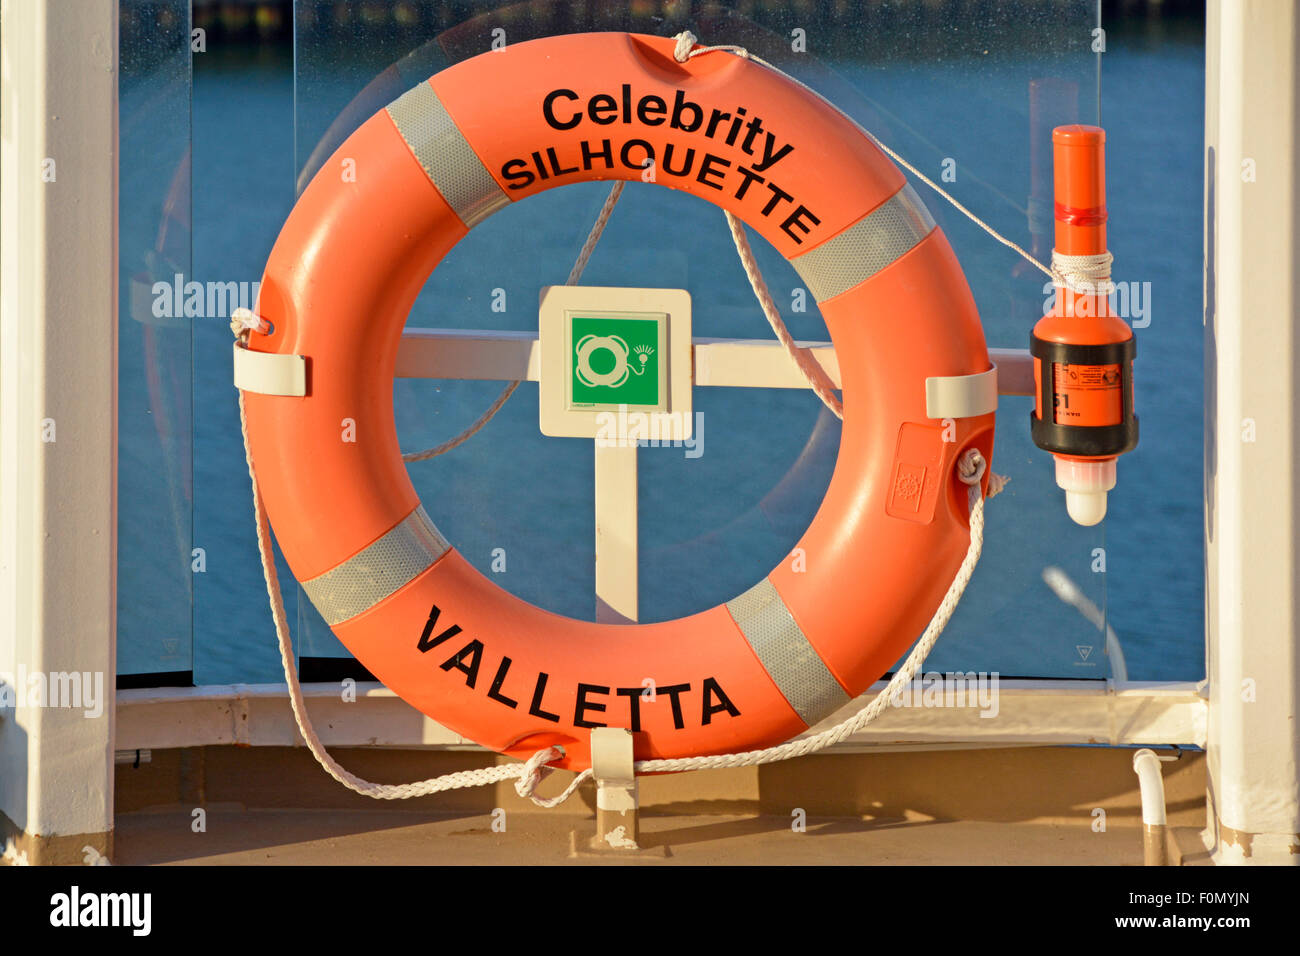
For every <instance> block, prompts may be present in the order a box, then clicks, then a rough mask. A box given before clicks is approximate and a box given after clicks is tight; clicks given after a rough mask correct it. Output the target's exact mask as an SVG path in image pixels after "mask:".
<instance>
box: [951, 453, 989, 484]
mask: <svg viewBox="0 0 1300 956" xmlns="http://www.w3.org/2000/svg"><path fill="white" fill-rule="evenodd" d="M987 467H988V463H987V462H985V461H984V456H983V455H982V454H980V450H979V449H978V448H968V449H966V453H965V454H964V455H962V456H961V459H960V460H959V461H958V462H957V477H958V478H960V479H961V480H962V481H963V482H964V483H965V484H968V485H975V484H979V481H980V479H981V478H983V477H984V470H985V469H986V468H987Z"/></svg>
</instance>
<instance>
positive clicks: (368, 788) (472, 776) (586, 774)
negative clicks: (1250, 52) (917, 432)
mask: <svg viewBox="0 0 1300 956" xmlns="http://www.w3.org/2000/svg"><path fill="white" fill-rule="evenodd" d="M694 43H695V37H694V35H693V34H691V33H690V32H689V31H684V32H683V33H681V34H679V35H678V36H677V44H676V47H675V56H676V57H677V59H678V60H679V61H682V62H684V61H685V60H686V59H689V58H690V57H692V56H698V55H700V54H703V53H709V52H714V51H727V52H731V53H734V54H736V55H737V56H740V57H743V58H745V59H753V60H756V61H757V62H760V63H763V65H765V66H767V67H769V68H771V69H776V68H775V67H772V66H771V64H769V63H766V61H763V60H761V59H759V58H758V57H753V56H751V55H750V54H749V52H748V51H747V50H745V49H744V48H743V47H736V46H717V47H700V48H698V49H695V50H692V49H691V48H692V46H693V45H694ZM778 72H779V71H778ZM795 82H798V81H797V80H796V81H795ZM800 85H803V84H800ZM805 88H807V87H805ZM813 92H815V91H813ZM864 132H865V131H864ZM867 135H868V136H870V135H871V134H870V133H867ZM871 138H872V139H873V140H875V137H874V136H873V137H871ZM876 142H877V145H880V146H881V148H882V149H885V150H886V152H889V153H890V155H891V156H894V158H895V159H896V160H897V161H899V162H902V163H903V164H904V165H907V164H906V163H905V162H904V161H903V160H901V158H900V157H898V156H896V155H895V154H893V153H892V151H889V150H888V149H887V148H886V147H884V146H883V144H880V143H879V141H876ZM907 168H908V169H911V170H912V172H913V173H914V174H915V175H917V176H918V177H919V178H920V179H922V180H923V181H925V182H927V183H929V180H928V179H926V178H925V177H924V176H923V175H922V174H921V173H919V172H917V171H916V170H915V169H912V167H911V166H910V165H908V166H907ZM929 184H930V185H931V186H932V187H933V188H935V189H936V190H937V191H938V192H939V193H940V194H941V195H944V196H945V198H948V199H949V201H950V202H952V203H953V204H954V205H956V206H957V207H958V208H959V209H961V210H962V211H963V212H965V211H966V210H965V209H964V207H962V206H961V205H960V204H959V203H957V202H956V200H953V199H952V198H951V197H949V196H947V194H946V193H944V192H943V190H941V189H939V188H938V187H937V186H934V184H933V183H929ZM622 190H623V182H622V181H621V180H620V181H619V182H616V183H615V184H614V186H613V188H612V189H611V190H610V193H609V195H608V196H607V197H606V199H605V204H604V206H603V207H602V208H601V211H600V215H599V216H597V218H596V222H595V223H594V224H593V225H592V229H591V232H590V233H589V234H588V236H587V241H586V242H585V243H584V244H583V247H582V250H581V251H580V252H579V254H578V260H577V261H576V262H575V263H574V267H573V270H572V271H571V272H570V274H569V279H568V283H567V284H569V285H573V284H575V283H576V282H577V281H578V279H579V278H580V277H581V275H582V272H583V270H584V269H585V268H586V265H587V262H588V261H589V260H590V258H591V254H592V252H593V250H594V249H595V247H596V243H597V242H598V241H599V239H600V234H601V232H603V231H604V228H605V225H606V224H607V223H608V221H609V216H610V213H611V212H612V211H613V209H614V206H615V204H617V202H618V197H619V195H620V194H621V192H622ZM967 215H968V216H970V217H971V218H972V219H974V220H975V221H976V222H977V223H979V220H978V219H976V218H975V217H974V216H973V215H971V214H970V213H969V212H967ZM727 223H728V225H729V226H730V228H731V233H732V238H733V239H734V240H735V242H736V249H737V252H738V253H739V254H740V259H741V262H742V264H743V265H744V267H745V274H746V275H747V276H748V277H749V281H750V285H751V287H752V288H753V290H754V293H755V295H756V296H757V297H758V299H759V303H760V305H762V307H763V312H764V314H765V315H766V316H767V318H768V322H769V323H770V324H771V326H772V330H773V331H774V332H775V333H776V336H777V338H778V339H779V340H780V341H781V344H782V345H783V346H785V348H786V350H787V352H789V353H790V355H791V357H792V358H793V359H794V360H795V362H796V363H797V364H798V366H799V368H800V369H801V371H803V373H804V376H805V377H806V378H807V379H808V384H809V385H810V387H812V388H813V390H814V391H815V392H816V393H817V394H818V396H819V397H820V398H821V399H822V401H823V402H824V403H826V405H827V407H829V408H830V409H831V411H833V412H835V414H836V415H837V416H838V417H841V418H842V417H843V409H842V406H841V405H840V402H839V400H838V399H837V398H836V397H835V395H834V394H833V386H832V384H831V383H830V381H829V378H828V377H827V376H826V374H825V371H824V370H823V369H822V368H821V366H820V365H818V364H817V363H816V362H814V361H812V360H811V359H810V358H808V357H807V356H806V354H805V353H804V352H803V351H802V350H800V349H799V348H798V347H797V346H796V345H795V343H794V340H793V339H792V338H791V336H790V333H789V331H788V330H787V329H786V327H785V323H784V322H782V321H781V317H780V313H779V312H778V311H777V309H776V305H775V303H774V302H773V301H772V297H771V293H770V292H769V291H768V288H767V284H766V282H764V280H763V277H762V274H761V273H760V272H759V269H758V266H757V263H756V262H755V260H754V256H753V250H752V249H751V248H750V246H749V242H748V240H747V239H746V237H745V234H744V231H743V226H742V224H741V223H740V222H739V220H737V219H736V218H735V217H734V216H732V215H731V214H730V213H728V214H727ZM979 224H980V225H984V224H983V223H979ZM984 228H985V229H986V230H987V231H989V232H990V233H991V234H992V235H993V236H994V237H995V238H997V239H999V240H1000V241H1002V242H1003V243H1004V244H1006V245H1010V246H1012V248H1015V249H1016V250H1017V251H1019V252H1020V253H1021V254H1022V255H1024V256H1025V257H1026V258H1027V259H1029V261H1031V262H1033V263H1034V264H1035V265H1039V264H1038V262H1037V260H1035V259H1033V258H1032V257H1031V256H1029V255H1028V254H1027V253H1025V252H1024V250H1022V249H1020V247H1019V246H1016V245H1015V244H1014V243H1011V242H1009V241H1008V240H1004V239H1002V237H1000V236H998V235H997V233H996V232H993V230H992V229H991V227H988V226H984ZM1077 258H1086V257H1077ZM1107 265H1108V264H1107ZM1064 266H1066V267H1073V268H1075V269H1076V273H1074V274H1078V271H1077V270H1083V271H1086V270H1088V269H1090V268H1094V266H1092V265H1090V264H1089V263H1065V264H1064ZM1039 268H1042V266H1041V265H1039ZM1044 271H1046V270H1044ZM1056 271H1057V267H1056V264H1055V262H1054V267H1053V272H1056ZM1049 274H1052V273H1049ZM1062 284H1067V282H1066V279H1065V278H1064V275H1063V276H1062ZM268 327H269V326H268V325H267V323H265V321H264V320H263V319H261V318H260V317H259V316H257V315H255V314H254V313H253V312H252V311H251V310H248V309H237V310H236V311H235V312H234V313H233V314H232V316H231V328H232V330H233V331H234V333H235V335H236V336H238V337H239V338H240V339H241V340H243V339H246V338H247V335H248V333H249V332H250V331H251V330H258V331H264V330H266V329H267V328H268ZM518 385H519V382H517V381H516V382H512V383H510V384H509V385H508V386H507V387H506V389H505V390H504V391H503V392H502V394H501V395H500V396H499V397H498V398H497V400H496V401H495V402H494V403H493V404H492V406H491V407H489V409H488V410H487V411H486V412H485V413H484V414H483V415H482V416H480V417H479V419H478V420H477V421H476V422H475V423H474V424H473V425H471V426H470V428H469V429H467V430H466V431H465V432H464V433H462V434H461V435H458V436H456V437H455V438H453V439H451V440H449V441H447V442H444V443H443V444H442V445H439V446H437V447H436V448H433V449H429V450H428V451H426V452H415V453H411V454H409V455H403V456H402V457H403V459H404V460H407V461H418V460H423V459H424V458H430V457H433V456H435V455H437V454H441V453H442V452H445V451H449V450H450V449H451V448H455V447H456V446H457V445H459V444H461V443H462V442H464V441H465V440H466V439H468V438H469V437H471V436H472V435H473V434H474V433H475V432H477V431H478V430H479V429H480V428H482V427H483V425H485V424H487V422H488V421H489V420H490V419H491V418H492V416H493V415H495V414H496V412H497V411H499V410H500V408H501V406H502V405H504V404H505V402H506V400H507V399H509V397H510V395H511V393H512V392H513V391H514V389H515V388H516V387H517V386H518ZM239 427H240V432H241V434H242V436H243V439H244V458H245V460H246V462H247V464H248V475H249V478H250V480H251V481H252V485H253V513H254V518H255V520H256V524H257V550H258V554H259V556H260V558H261V561H262V573H263V576H264V577H265V579H266V591H267V596H268V597H269V598H270V602H271V616H272V618H273V620H274V623H275V632H276V638H277V640H278V642H279V647H280V662H281V664H282V665H283V667H284V674H285V681H286V683H287V684H288V687H289V702H290V706H291V708H292V710H293V716H294V721H295V722H296V723H297V725H298V730H299V732H300V733H301V734H302V738H303V740H304V741H305V742H306V744H307V748H308V750H310V751H311V754H312V756H313V757H315V758H316V761H317V762H318V763H319V764H320V765H321V767H322V768H324V770H325V771H326V772H327V773H328V774H329V775H330V776H331V777H333V778H334V779H335V780H337V781H338V782H339V783H341V784H342V785H343V786H345V787H347V788H348V789H349V790H352V791H354V792H356V793H359V794H362V795H363V796H367V797H372V798H374V799H377V800H405V799H409V798H411V797H420V796H426V795H428V794H433V793H441V792H443V791H446V790H453V789H459V788H464V787H478V786H486V785H488V784H493V783H499V782H501V781H503V780H511V779H514V780H516V783H515V790H516V792H518V793H519V795H520V796H521V797H527V798H529V799H531V800H532V801H533V802H534V803H535V804H537V805H538V806H542V807H548V808H549V807H555V806H558V805H559V804H561V803H563V802H564V801H565V800H567V799H568V798H569V797H570V796H571V795H572V794H573V793H574V791H576V790H577V789H578V787H579V786H581V785H582V784H583V783H584V782H585V781H586V780H588V779H590V778H591V777H592V770H591V769H590V768H588V769H587V770H584V771H582V772H581V773H579V774H577V775H575V777H574V779H573V780H572V781H571V782H570V783H569V785H568V786H567V787H566V788H565V789H564V791H563V792H562V793H560V794H558V795H557V796H555V797H551V798H542V797H538V796H536V795H535V791H536V788H537V786H538V784H539V783H541V781H542V780H543V779H545V777H546V775H547V774H548V773H549V772H550V770H549V768H548V767H547V764H549V763H551V762H552V761H555V760H558V759H560V758H561V757H563V756H564V749H563V748H561V747H547V748H545V749H543V750H539V751H538V752H537V753H535V754H534V755H533V756H532V757H530V758H529V759H528V760H527V761H525V762H523V763H519V764H503V765H500V766H495V767H486V768H483V769H480V770H465V771H460V772H458V773H451V774H444V775H443V776H441V777H434V778H431V779H428V780H422V781H419V782H416V783H404V784H383V783H374V782H373V781H369V780H365V779H363V778H361V777H358V776H357V775H356V774H354V773H352V772H350V771H349V770H347V769H345V768H344V767H342V766H341V765H340V764H339V763H338V762H337V761H335V760H334V758H332V757H331V756H330V755H329V752H328V751H327V750H326V749H325V746H324V745H323V744H322V743H321V741H320V738H319V737H318V736H317V735H316V731H315V728H314V727H313V726H312V723H311V719H310V717H309V716H308V714H307V707H306V702H305V700H304V699H303V696H302V686H301V684H300V683H299V680H298V671H297V666H296V664H295V660H294V653H293V644H292V641H291V639H290V636H289V627H288V621H287V618H286V615H285V610H284V599H283V596H282V595H281V592H280V581H279V576H278V574H277V573H276V570H275V562H274V561H273V560H272V558H271V544H270V526H269V524H268V521H267V517H266V511H265V509H264V507H263V504H262V495H261V489H260V488H259V487H258V484H257V474H256V471H255V469H254V467H253V457H252V451H251V448H250V446H249V441H248V420H247V417H246V414H245V410H244V393H243V392H240V393H239ZM985 468H986V464H985V461H984V458H983V456H982V455H981V454H980V453H979V451H978V450H976V449H974V448H972V449H969V450H968V451H967V452H966V454H965V455H964V456H963V457H962V459H961V461H960V462H959V463H958V477H959V478H960V479H961V481H963V482H964V483H966V484H967V485H969V486H970V492H969V499H970V545H969V547H968V548H967V551H966V556H965V558H964V559H963V560H962V563H961V566H960V567H959V568H958V571H957V574H956V576H955V577H954V578H953V580H952V583H951V584H950V585H949V586H948V591H947V593H945V594H944V597H943V600H942V601H941V602H940V603H939V607H938V609H937V610H936V611H935V613H934V616H933V617H932V618H931V619H930V623H929V626H928V627H926V629H925V632H924V633H923V634H922V635H921V639H920V640H919V641H917V643H916V645H915V646H914V647H913V648H912V651H911V652H910V653H909V654H908V656H907V659H906V660H905V661H904V662H903V666H902V667H900V668H899V670H898V671H897V672H896V673H895V674H894V676H893V678H892V679H891V680H890V682H889V684H888V685H886V687H885V690H884V691H882V692H881V693H880V694H879V695H877V696H876V698H875V699H874V700H872V702H871V703H870V704H868V705H867V706H866V707H864V708H863V709H862V710H860V711H858V713H856V714H855V715H854V716H853V717H851V718H849V719H848V720H845V721H843V722H841V723H839V724H837V725H836V726H834V727H831V728H829V729H828V730H824V731H822V732H821V733H819V734H814V735H813V736H811V737H803V738H798V739H796V740H792V741H789V742H788V743H785V744H781V745H779V746H776V747H768V748H766V749H764V750H751V751H747V752H745V753H738V754H719V755H713V756H707V757H684V758H677V759H671V760H642V761H638V762H637V763H636V764H635V765H634V767H635V770H636V771H637V772H638V773H663V772H675V771H684V770H703V769H714V768H721V767H745V766H753V765H756V764H764V763H774V762H776V761H779V760H788V759H790V758H792V757H799V756H805V755H807V754H810V753H815V752H816V751H818V750H822V749H824V748H826V747H829V746H831V745H833V744H836V743H839V742H840V741H842V740H844V739H845V738H847V737H849V736H850V735H851V734H853V733H855V732H857V731H858V730H861V729H862V728H863V727H865V726H866V725H867V724H869V723H871V722H872V721H874V720H875V719H876V718H878V717H879V716H880V715H881V714H882V713H883V712H884V709H885V707H887V706H889V704H890V702H891V701H892V700H893V699H894V698H895V697H896V696H897V695H898V694H899V693H901V691H902V688H903V687H904V686H905V685H907V684H908V683H910V682H911V680H912V678H913V677H914V676H915V674H916V672H917V671H918V670H919V669H920V667H921V665H922V664H923V663H924V662H925V658H926V656H927V655H928V654H929V653H930V650H931V648H933V647H934V644H935V642H936V641H937V640H938V639H939V636H940V635H941V634H942V633H943V631H944V628H945V627H946V626H947V624H948V621H949V620H950V619H951V617H952V615H953V612H954V611H955V610H956V608H957V603H958V602H959V601H960V600H961V597H962V594H964V593H965V590H966V586H967V585H968V584H969V583H970V579H971V577H972V575H973V574H974V572H975V567H976V565H977V564H978V563H979V558H980V554H981V551H982V549H983V544H984V500H985V499H984V496H983V494H982V493H981V486H980V479H981V478H982V477H983V475H984V472H985ZM1006 481H1007V479H1005V478H1003V477H1002V476H1000V475H990V480H989V496H990V497H992V496H993V495H995V494H997V493H998V492H999V491H1001V490H1002V487H1003V486H1005V484H1006Z"/></svg>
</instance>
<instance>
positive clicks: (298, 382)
mask: <svg viewBox="0 0 1300 956" xmlns="http://www.w3.org/2000/svg"><path fill="white" fill-rule="evenodd" d="M234 349H235V388H237V389H239V390H240V391H241V392H258V393H260V394H262V395H284V396H287V397H291V398H301V397H302V396H304V395H306V394H307V360H306V359H305V358H303V357H302V356H301V355H279V354H277V353H275V352H254V351H251V350H250V349H248V348H245V347H244V346H243V345H240V344H239V343H238V342H236V343H235V345H234Z"/></svg>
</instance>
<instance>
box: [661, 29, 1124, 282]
mask: <svg viewBox="0 0 1300 956" xmlns="http://www.w3.org/2000/svg"><path fill="white" fill-rule="evenodd" d="M675 39H676V41H677V43H676V45H675V46H674V47H673V56H674V57H675V58H676V59H677V61H678V62H679V63H684V62H685V61H686V60H688V59H690V58H691V57H695V56H701V55H703V54H705V53H731V54H734V55H736V56H738V57H740V58H741V59H742V60H752V61H754V62H755V63H761V64H762V65H763V66H765V67H767V68H768V69H769V70H772V71H774V72H776V73H780V74H781V75H782V76H784V77H785V78H786V79H788V80H790V82H792V83H795V84H798V85H799V86H801V87H803V88H804V89H805V90H807V91H808V92H809V93H811V94H812V95H813V96H815V97H817V98H818V99H819V100H821V101H822V102H823V103H825V104H826V105H827V106H830V107H831V108H832V109H834V110H836V112H842V111H840V110H839V108H838V107H836V106H835V104H834V103H832V102H831V101H830V100H828V99H826V97H824V96H822V95H821V94H820V93H818V92H817V91H816V90H814V89H813V88H812V87H811V86H809V85H808V84H807V83H804V82H803V81H801V80H799V79H798V78H797V77H793V76H791V75H790V74H789V73H786V72H785V71H784V70H782V69H781V68H780V67H777V66H774V65H772V64H771V63H769V62H767V60H764V59H763V58H762V57H761V56H755V55H754V54H753V53H750V52H749V51H748V50H746V49H745V48H744V47H740V46H700V47H696V46H695V43H696V36H695V34H693V33H691V31H690V30H683V31H682V32H681V33H679V34H677V36H676V37H675ZM692 47H694V49H692ZM849 121H850V122H852V123H853V125H854V126H857V127H858V129H859V130H860V131H861V132H862V134H863V135H864V136H866V137H867V138H868V139H870V140H871V141H872V142H873V143H875V144H876V146H878V147H879V148H880V150H881V151H882V152H883V153H885V155H886V156H888V157H889V158H890V159H892V160H893V161H894V162H896V163H898V165H900V166H902V167H903V168H904V169H906V170H907V171H908V172H909V173H911V174H912V175H913V176H915V177H916V178H917V179H919V180H920V181H921V182H923V183H925V184H926V185H927V186H929V187H930V188H931V189H933V190H934V191H935V192H936V193H938V194H939V195H940V196H942V197H943V198H944V199H946V200H948V202H949V203H951V204H952V206H953V207H954V208H955V209H956V210H957V211H958V212H960V213H961V214H962V215H963V216H965V217H966V218H967V219H969V220H970V221H971V222H973V223H975V225H977V226H979V227H980V228H981V229H983V230H984V231H985V232H987V233H988V234H989V235H990V236H992V237H993V238H994V239H996V240H997V241H998V242H1000V243H1002V245H1004V246H1006V247H1007V248H1008V249H1013V250H1014V251H1016V252H1018V253H1020V255H1021V256H1023V257H1024V259H1025V261H1026V262H1028V263H1029V264H1030V265H1032V266H1033V267H1034V268H1035V269H1037V270H1039V271H1040V272H1042V273H1043V274H1044V275H1045V276H1047V277H1048V278H1050V279H1051V280H1052V282H1053V283H1055V284H1056V285H1059V286H1064V287H1065V288H1068V289H1072V290H1073V291H1075V292H1078V293H1083V294H1092V293H1093V292H1095V289H1094V288H1091V287H1089V286H1087V285H1086V284H1083V285H1078V286H1076V285H1075V284H1074V282H1073V280H1072V277H1071V276H1070V275H1069V274H1068V273H1064V272H1061V271H1059V270H1058V268H1057V266H1056V253H1055V252H1053V264H1052V267H1051V268H1048V267H1047V266H1045V265H1043V264H1042V263H1041V262H1039V261H1038V260H1037V259H1035V258H1034V257H1033V256H1032V255H1031V254H1030V253H1028V252H1026V251H1025V250H1024V249H1023V248H1021V247H1020V246H1019V245H1017V244H1016V243H1014V242H1012V241H1011V240H1010V239H1008V238H1007V237H1006V236H1004V235H1002V234H1001V233H1000V232H998V231H997V230H996V229H994V228H993V227H992V226H990V225H989V224H988V223H987V222H985V221H984V220H983V219H981V218H980V217H979V216H977V215H975V213H973V212H971V211H970V210H969V209H967V208H966V207H965V206H963V205H962V204H961V203H960V202H958V201H957V200H956V199H955V198H954V197H953V196H952V194H951V193H949V192H948V191H947V190H946V189H944V188H943V187H942V186H940V185H939V184H938V183H936V182H935V181H934V180H933V179H931V178H930V177H929V176H927V175H925V173H923V172H921V171H920V170H919V169H917V168H916V167H915V166H913V165H912V164H911V163H909V162H908V161H907V160H906V159H904V158H903V157H902V156H900V155H899V154H898V153H896V152H895V151H894V150H892V149H890V148H889V147H888V146H886V145H885V144H884V143H882V142H881V141H880V140H879V139H878V138H877V137H876V134H875V133H873V132H871V131H870V130H868V129H865V128H864V127H863V126H862V125H861V124H859V123H858V122H857V121H855V120H853V119H852V118H851V117H849ZM1106 256H1107V264H1108V265H1109V261H1110V260H1109V254H1108V253H1107V254H1106ZM1108 274H1109V273H1108Z"/></svg>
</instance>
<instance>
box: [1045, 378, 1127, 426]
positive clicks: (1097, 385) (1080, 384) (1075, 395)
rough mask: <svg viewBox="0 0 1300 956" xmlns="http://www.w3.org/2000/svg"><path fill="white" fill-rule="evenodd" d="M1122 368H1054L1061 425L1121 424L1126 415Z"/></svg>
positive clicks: (1057, 413)
mask: <svg viewBox="0 0 1300 956" xmlns="http://www.w3.org/2000/svg"><path fill="white" fill-rule="evenodd" d="M1119 373H1120V368H1119V366H1118V365H1060V364H1054V365H1053V366H1052V401H1053V404H1054V405H1055V420H1056V424H1058V425H1086V426H1097V425H1118V424H1119V423H1120V422H1121V421H1122V420H1123V416H1124V403H1123V392H1121V390H1120V389H1121V385H1120V374H1119Z"/></svg>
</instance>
